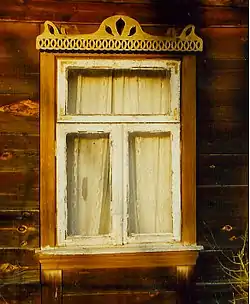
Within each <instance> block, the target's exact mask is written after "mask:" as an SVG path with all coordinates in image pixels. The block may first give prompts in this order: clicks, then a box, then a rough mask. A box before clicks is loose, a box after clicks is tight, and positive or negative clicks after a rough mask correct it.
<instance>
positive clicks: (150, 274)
mask: <svg viewBox="0 0 250 304" xmlns="http://www.w3.org/2000/svg"><path fill="white" fill-rule="evenodd" d="M63 284H64V292H65V293H77V292H90V291H93V292H97V291H99V292H101V291H107V292H108V291H112V290H114V289H116V290H117V292H118V291H122V290H123V291H125V290H140V291H143V290H153V289H157V290H165V289H166V287H167V286H168V288H170V287H171V286H174V285H175V284H176V269H174V268H173V269H172V268H161V269H157V268H155V269H146V268H141V269H123V270H122V271H121V270H120V269H95V270H91V271H87V270H86V271H84V270H83V271H81V272H79V271H78V272H72V271H66V270H65V271H64V272H63Z"/></svg>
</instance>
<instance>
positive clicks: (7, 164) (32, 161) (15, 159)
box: [0, 147, 39, 172]
mask: <svg viewBox="0 0 250 304" xmlns="http://www.w3.org/2000/svg"><path fill="white" fill-rule="evenodd" d="M38 167H39V153H38V151H36V150H35V151H34V150H11V149H3V150H2V149H1V147H0V172H1V171H12V170H13V171H22V170H25V169H27V168H33V169H35V170H38Z"/></svg>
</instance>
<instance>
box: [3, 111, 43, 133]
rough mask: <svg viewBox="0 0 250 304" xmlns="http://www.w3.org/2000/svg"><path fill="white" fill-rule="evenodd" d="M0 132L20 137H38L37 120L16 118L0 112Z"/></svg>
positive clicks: (22, 117)
mask: <svg viewBox="0 0 250 304" xmlns="http://www.w3.org/2000/svg"><path fill="white" fill-rule="evenodd" d="M0 130H1V134H2V133H7V134H9V133H18V134H20V135H32V136H34V135H38V133H39V121H38V119H35V118H31V117H24V116H16V115H13V114H9V113H4V112H0Z"/></svg>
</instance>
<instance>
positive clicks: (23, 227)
mask: <svg viewBox="0 0 250 304" xmlns="http://www.w3.org/2000/svg"><path fill="white" fill-rule="evenodd" d="M0 247H20V248H37V247H39V213H38V212H35V211H27V212H21V211H0Z"/></svg>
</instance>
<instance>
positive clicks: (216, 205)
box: [197, 186, 248, 220]
mask: <svg viewBox="0 0 250 304" xmlns="http://www.w3.org/2000/svg"><path fill="white" fill-rule="evenodd" d="M247 214H248V188H247V187H237V186H236V187H226V188H225V187H214V188H198V189H197V218H198V219H199V218H201V219H206V218H207V219H209V218H214V217H224V218H225V219H228V220H230V218H231V217H232V218H233V217H242V218H246V217H247Z"/></svg>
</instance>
